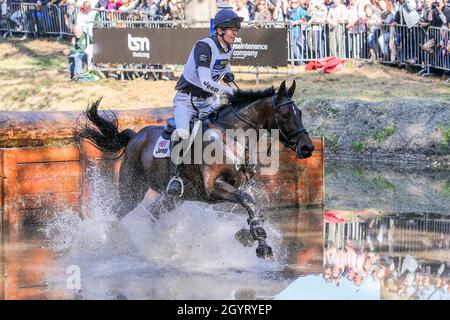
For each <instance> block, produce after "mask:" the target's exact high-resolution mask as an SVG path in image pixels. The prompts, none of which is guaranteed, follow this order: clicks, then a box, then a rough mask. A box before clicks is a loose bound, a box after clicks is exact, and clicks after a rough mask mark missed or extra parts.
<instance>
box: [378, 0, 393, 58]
mask: <svg viewBox="0 0 450 320" xmlns="http://www.w3.org/2000/svg"><path fill="white" fill-rule="evenodd" d="M378 6H379V7H380V11H381V35H380V36H379V37H378V45H379V46H380V49H381V53H382V54H383V60H384V61H389V39H390V37H391V34H390V24H391V23H392V22H393V21H394V15H393V14H392V12H391V11H390V10H388V8H387V3H386V1H383V0H381V1H379V2H378Z"/></svg>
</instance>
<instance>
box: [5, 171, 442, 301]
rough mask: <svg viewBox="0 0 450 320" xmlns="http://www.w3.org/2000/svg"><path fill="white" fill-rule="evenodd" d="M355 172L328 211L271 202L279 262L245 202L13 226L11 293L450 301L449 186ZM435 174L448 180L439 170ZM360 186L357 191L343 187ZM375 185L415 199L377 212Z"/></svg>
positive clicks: (64, 216) (336, 189)
mask: <svg viewBox="0 0 450 320" xmlns="http://www.w3.org/2000/svg"><path fill="white" fill-rule="evenodd" d="M346 170H347V171H346ZM348 170H350V169H348V167H345V168H342V169H340V168H339V167H336V166H334V167H333V168H332V172H331V173H330V172H328V174H327V186H328V184H329V185H330V188H328V187H327V188H326V191H327V203H326V208H327V209H326V210H325V212H324V210H322V209H278V210H273V209H271V211H270V212H269V215H268V220H267V221H266V224H267V226H268V228H267V233H268V235H269V237H270V238H269V243H270V244H271V245H272V247H273V249H274V253H275V259H274V261H261V260H259V259H257V258H256V255H255V252H254V251H255V247H253V248H246V247H243V246H241V245H240V244H239V243H238V242H237V241H236V240H235V239H234V233H235V232H236V231H237V230H239V229H240V228H242V227H244V226H246V214H245V213H244V212H242V211H237V207H235V206H223V207H220V206H218V207H214V208H211V207H210V206H206V205H203V204H198V203H190V202H188V203H185V204H183V206H182V207H181V208H179V209H178V210H176V211H174V212H172V213H170V214H166V215H163V216H162V218H161V219H160V220H159V221H158V222H157V223H156V224H155V223H152V222H151V219H150V218H149V216H148V214H147V212H146V210H145V209H144V208H141V207H140V208H137V209H136V210H135V211H133V212H132V213H131V214H130V215H129V216H127V218H126V219H124V220H123V221H121V222H118V221H117V220H116V219H115V218H114V217H112V216H111V215H110V214H109V213H108V212H107V210H106V211H105V209H104V207H103V206H102V205H101V204H98V205H96V204H93V207H92V208H91V209H92V211H93V212H94V213H93V215H92V216H90V217H88V218H86V219H83V220H82V219H80V218H79V217H78V215H77V214H74V213H71V212H63V213H60V214H59V215H58V217H57V218H55V219H54V220H52V221H50V222H49V223H48V224H47V225H46V226H44V228H42V226H40V227H39V228H37V227H36V226H28V227H27V226H25V227H23V228H22V229H21V230H20V231H19V232H12V231H11V232H9V233H2V244H1V246H0V272H1V273H0V285H1V286H0V298H2V299H36V298H39V299H450V293H449V281H450V280H449V278H450V248H449V246H450V216H445V214H443V213H446V212H444V211H443V209H442V208H443V207H442V205H443V204H444V202H445V201H446V200H445V192H444V193H442V192H441V193H440V192H437V196H435V198H430V197H429V194H428V193H427V192H424V191H423V189H421V188H416V189H412V188H411V186H410V184H409V183H403V184H402V185H403V186H405V187H406V189H405V190H404V191H401V188H400V185H397V184H396V182H395V179H393V177H399V176H400V175H401V172H397V173H396V175H393V176H389V175H388V176H383V177H384V178H383V179H384V180H381V179H379V178H371V177H372V175H373V174H374V173H373V172H377V174H378V172H381V171H380V170H378V169H373V170H372V169H370V168H369V169H368V170H369V171H368V172H365V171H364V170H366V168H353V169H352V170H353V172H356V173H355V175H352V174H348V178H349V179H351V181H350V182H349V181H346V180H345V177H343V176H340V175H338V174H337V173H338V172H344V173H346V172H347V173H348ZM370 170H372V171H370ZM377 170H378V171H377ZM418 175H419V173H411V172H407V173H406V177H416V176H418ZM333 177H334V178H333ZM355 177H357V179H356V178H355ZM421 179H422V181H426V179H427V176H426V175H423V177H422V178H421ZM430 179H431V180H432V181H434V186H436V185H445V183H444V182H442V181H441V180H439V179H440V178H438V176H437V175H436V174H434V173H433V174H432V176H431V178H430ZM385 180H386V181H385ZM358 181H361V185H360V186H359V187H358ZM368 181H369V182H370V183H369V184H367V182H368ZM383 181H384V182H383ZM408 181H409V180H408ZM387 182H389V183H387ZM340 184H341V185H340ZM367 185H369V187H368V186H367ZM377 186H378V187H377ZM376 187H377V188H381V189H380V190H383V191H380V190H378V189H376ZM358 188H359V191H358V192H356V193H354V194H353V197H352V195H351V194H343V193H342V190H346V191H347V192H352V190H356V189H358ZM364 190H365V191H364ZM370 190H372V191H374V190H375V191H376V190H378V191H379V192H378V194H384V193H388V192H389V190H390V192H397V193H399V192H400V193H402V192H403V198H402V199H408V202H410V203H409V204H408V205H406V202H405V203H404V204H403V205H401V206H400V205H398V204H394V206H393V207H390V205H389V203H387V202H383V203H381V205H380V207H376V203H374V202H372V200H370V201H369V200H367V199H366V198H365V197H363V196H361V197H359V196H360V195H361V194H366V192H367V193H369V191H370ZM417 190H419V191H417ZM405 194H406V195H405ZM414 195H415V196H414ZM366 196H367V197H368V196H369V195H368V194H367V195H366ZM390 197H391V198H393V196H392V195H391V196H390ZM423 197H426V199H428V200H427V201H431V202H434V203H435V204H436V205H435V206H433V207H432V210H430V211H426V210H422V211H419V210H416V211H414V212H419V213H415V214H411V211H408V210H409V209H411V208H416V209H418V208H422V209H423V208H424V203H426V202H425V201H424V200H423ZM366 200H367V201H366ZM402 201H403V200H402ZM355 203H357V205H355ZM330 208H333V210H331V209H330ZM368 208H370V209H368ZM402 208H403V209H402ZM335 209H340V210H335ZM355 209H356V210H357V211H353V210H355ZM439 210H441V212H438V211H439ZM420 212H428V213H420ZM430 212H432V213H430Z"/></svg>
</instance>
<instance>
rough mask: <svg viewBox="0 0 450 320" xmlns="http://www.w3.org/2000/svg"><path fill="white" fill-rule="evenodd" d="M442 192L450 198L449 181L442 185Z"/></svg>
mask: <svg viewBox="0 0 450 320" xmlns="http://www.w3.org/2000/svg"><path fill="white" fill-rule="evenodd" d="M440 193H441V194H442V195H444V196H447V197H449V198H450V182H449V181H445V182H444V185H443V186H442V188H441V190H440Z"/></svg>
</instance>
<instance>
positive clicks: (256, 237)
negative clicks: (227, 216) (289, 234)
mask: <svg viewBox="0 0 450 320" xmlns="http://www.w3.org/2000/svg"><path fill="white" fill-rule="evenodd" d="M211 196H213V197H218V198H221V199H224V200H228V201H231V202H234V203H240V204H241V205H242V206H243V207H244V208H245V209H246V210H247V212H248V214H249V219H248V220H247V222H248V224H249V225H250V230H248V229H241V230H240V231H238V232H237V233H236V239H237V240H239V241H240V242H241V243H242V244H244V245H246V246H251V245H252V244H253V243H254V242H255V241H257V242H258V247H257V249H256V255H257V256H258V258H271V257H272V249H271V248H270V246H269V245H268V244H267V243H266V238H267V235H266V231H265V230H264V228H263V227H262V223H263V219H262V218H261V216H260V214H259V211H258V210H257V208H256V205H255V200H254V199H253V197H252V196H251V195H249V194H248V193H246V192H242V191H241V190H238V189H236V188H235V187H234V186H232V185H231V184H229V183H228V182H226V181H225V180H223V179H222V178H218V179H217V180H215V182H214V188H213V189H212V190H211Z"/></svg>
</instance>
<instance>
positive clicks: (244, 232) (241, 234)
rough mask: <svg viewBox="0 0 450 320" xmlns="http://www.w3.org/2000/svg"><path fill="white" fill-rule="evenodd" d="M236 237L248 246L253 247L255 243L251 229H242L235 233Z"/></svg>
mask: <svg viewBox="0 0 450 320" xmlns="http://www.w3.org/2000/svg"><path fill="white" fill-rule="evenodd" d="M235 237H236V239H237V240H238V241H239V242H240V243H242V244H243V245H244V246H246V247H252V246H253V244H254V243H255V239H254V238H253V236H252V234H251V232H250V230H248V229H241V230H239V231H238V232H236V234H235Z"/></svg>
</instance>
